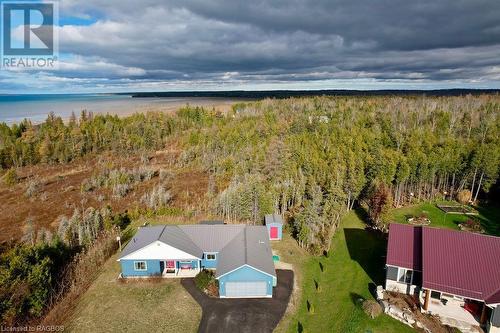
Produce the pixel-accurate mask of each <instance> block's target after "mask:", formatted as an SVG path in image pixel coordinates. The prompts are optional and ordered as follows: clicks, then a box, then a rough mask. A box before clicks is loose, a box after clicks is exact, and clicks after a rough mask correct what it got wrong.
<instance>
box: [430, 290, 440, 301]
mask: <svg viewBox="0 0 500 333" xmlns="http://www.w3.org/2000/svg"><path fill="white" fill-rule="evenodd" d="M431 298H434V299H441V293H440V292H439V291H431Z"/></svg>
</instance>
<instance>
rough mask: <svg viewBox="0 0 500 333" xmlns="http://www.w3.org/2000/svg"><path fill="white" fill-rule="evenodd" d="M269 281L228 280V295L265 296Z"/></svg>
mask: <svg viewBox="0 0 500 333" xmlns="http://www.w3.org/2000/svg"><path fill="white" fill-rule="evenodd" d="M266 295H267V282H265V281H254V282H226V297H265V296H266Z"/></svg>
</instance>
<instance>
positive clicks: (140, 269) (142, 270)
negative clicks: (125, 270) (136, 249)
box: [134, 260, 148, 272]
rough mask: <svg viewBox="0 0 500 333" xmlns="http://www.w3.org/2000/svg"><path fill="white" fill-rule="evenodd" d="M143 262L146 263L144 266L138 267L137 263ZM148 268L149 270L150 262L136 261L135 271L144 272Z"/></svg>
mask: <svg viewBox="0 0 500 333" xmlns="http://www.w3.org/2000/svg"><path fill="white" fill-rule="evenodd" d="M141 263H142V264H144V268H137V264H141ZM147 270H148V263H147V262H146V260H137V261H134V271H138V272H144V271H147Z"/></svg>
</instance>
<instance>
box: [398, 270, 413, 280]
mask: <svg viewBox="0 0 500 333" xmlns="http://www.w3.org/2000/svg"><path fill="white" fill-rule="evenodd" d="M412 276H413V271H412V270H411V269H406V268H400V269H399V272H398V282H403V283H408V284H410V283H411V280H412Z"/></svg>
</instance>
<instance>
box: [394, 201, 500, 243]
mask: <svg viewBox="0 0 500 333" xmlns="http://www.w3.org/2000/svg"><path fill="white" fill-rule="evenodd" d="M475 209H476V210H477V211H478V212H479V215H475V216H468V215H463V214H445V213H444V212H443V211H442V210H441V209H439V208H438V207H437V206H436V204H435V203H421V204H418V205H413V206H408V207H404V208H398V209H393V210H391V211H390V212H389V218H388V219H389V221H391V222H398V223H407V219H408V218H409V217H412V216H419V215H421V214H422V213H425V214H426V215H427V217H428V218H429V219H430V220H431V224H430V225H429V226H431V227H439V228H450V229H456V230H458V229H459V228H458V224H460V223H462V222H465V221H466V220H467V219H469V218H474V219H478V220H479V221H480V222H481V225H482V226H483V229H484V230H485V231H486V233H488V234H490V235H497V236H499V235H500V208H498V207H493V206H487V207H481V206H480V207H475Z"/></svg>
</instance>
